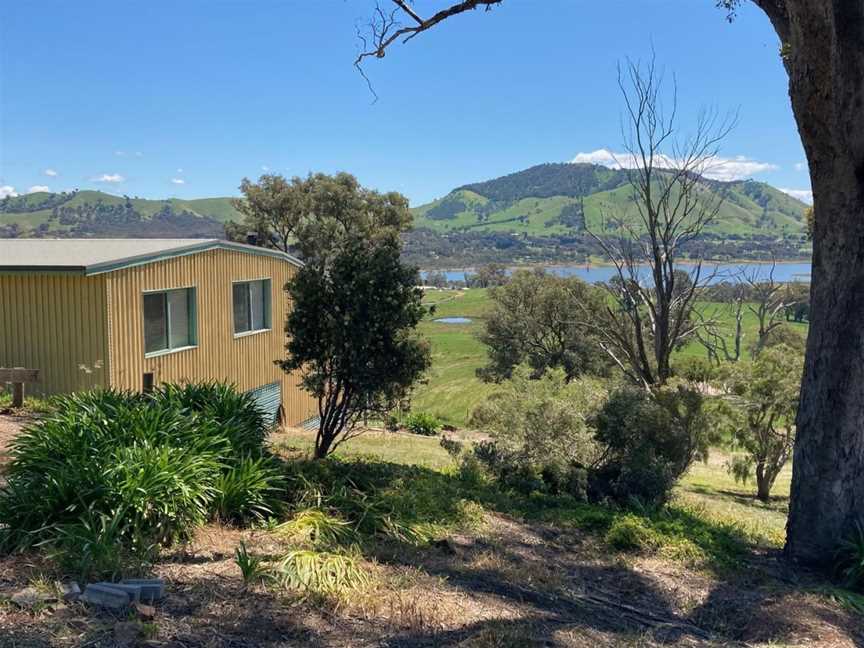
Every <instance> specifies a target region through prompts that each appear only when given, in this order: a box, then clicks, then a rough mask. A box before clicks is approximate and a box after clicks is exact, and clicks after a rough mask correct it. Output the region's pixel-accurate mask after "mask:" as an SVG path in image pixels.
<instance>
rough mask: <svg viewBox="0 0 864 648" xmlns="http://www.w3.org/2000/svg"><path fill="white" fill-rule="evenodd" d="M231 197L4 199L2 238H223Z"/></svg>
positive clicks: (86, 194) (81, 194) (233, 213)
mask: <svg viewBox="0 0 864 648" xmlns="http://www.w3.org/2000/svg"><path fill="white" fill-rule="evenodd" d="M239 219H240V214H239V213H238V212H237V210H235V209H234V206H233V204H232V202H231V199H230V198H201V199H197V200H181V199H178V198H170V199H166V200H148V199H144V198H131V197H126V196H114V195H111V194H107V193H104V192H102V191H77V192H71V193H62V194H55V193H45V192H37V193H32V194H28V195H26V196H19V197H15V198H11V197H10V198H5V199H4V200H2V201H0V237H3V236H60V237H63V236H118V237H126V236H128V237H132V236H144V237H159V236H190V237H202V236H203V237H209V236H222V233H223V232H224V223H225V222H226V221H229V220H239Z"/></svg>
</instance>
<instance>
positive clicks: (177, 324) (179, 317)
mask: <svg viewBox="0 0 864 648" xmlns="http://www.w3.org/2000/svg"><path fill="white" fill-rule="evenodd" d="M168 319H169V322H170V326H169V327H168V330H169V337H170V339H169V340H168V342H169V345H170V347H171V348H172V349H179V348H181V347H186V346H190V345H191V343H192V340H191V339H190V335H189V329H190V327H189V324H190V318H189V291H188V290H172V291H171V292H169V293H168Z"/></svg>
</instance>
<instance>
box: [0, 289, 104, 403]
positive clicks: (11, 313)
mask: <svg viewBox="0 0 864 648" xmlns="http://www.w3.org/2000/svg"><path fill="white" fill-rule="evenodd" d="M105 312H106V311H105V278H104V277H103V276H95V277H83V276H80V275H71V274H59V273H53V274H51V273H42V274H39V273H21V274H14V273H8V274H7V273H2V274H0V367H27V368H28V369H38V370H39V378H40V379H39V382H38V383H33V384H32V385H27V387H26V389H27V392H28V393H33V394H58V393H64V392H71V391H78V390H83V389H92V388H94V387H99V386H104V385H106V383H107V376H108V342H107V340H108V338H107V322H106V318H105Z"/></svg>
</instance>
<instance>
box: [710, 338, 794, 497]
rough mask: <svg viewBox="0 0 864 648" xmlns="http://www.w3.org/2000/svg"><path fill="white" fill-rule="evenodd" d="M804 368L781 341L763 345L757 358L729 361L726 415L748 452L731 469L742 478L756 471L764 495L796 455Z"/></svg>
mask: <svg viewBox="0 0 864 648" xmlns="http://www.w3.org/2000/svg"><path fill="white" fill-rule="evenodd" d="M803 369H804V359H803V357H802V356H801V355H800V354H799V353H798V352H796V351H794V350H793V349H790V348H789V347H786V346H784V345H780V346H776V347H769V348H765V349H763V350H762V351H761V352H760V353H759V355H758V356H756V358H755V359H754V360H753V361H752V362H741V363H736V364H734V365H730V366H728V367H727V368H726V370H725V375H724V376H723V377H722V384H723V385H724V387H725V389H726V392H727V397H726V407H724V408H723V412H724V414H725V420H726V422H727V424H728V426H729V427H730V429H731V432H732V439H733V442H734V445H735V447H736V448H738V449H739V450H742V451H743V452H744V453H745V455H744V456H743V457H737V458H736V459H735V460H733V461H732V462H731V463H730V465H729V470H730V472H731V473H732V474H733V475H734V476H735V477H736V480H738V481H741V482H746V481H748V480H749V479H750V478H751V477H752V476H753V473H754V472H755V474H756V485H757V495H758V497H759V498H760V499H762V500H767V499H768V498H769V497H770V494H771V487H772V486H773V485H774V481H775V480H776V479H777V475H778V474H779V473H780V470H781V469H782V468H783V466H784V465H786V462H787V461H788V460H789V457H790V456H791V454H792V447H793V444H794V442H795V427H794V422H795V416H796V414H797V411H798V397H799V391H800V386H801V374H802V372H803Z"/></svg>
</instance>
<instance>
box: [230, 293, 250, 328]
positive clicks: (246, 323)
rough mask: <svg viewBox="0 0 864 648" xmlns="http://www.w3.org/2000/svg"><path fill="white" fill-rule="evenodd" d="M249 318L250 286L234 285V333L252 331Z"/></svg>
mask: <svg viewBox="0 0 864 648" xmlns="http://www.w3.org/2000/svg"><path fill="white" fill-rule="evenodd" d="M250 328H251V322H250V318H249V284H247V283H235V284H234V332H235V333H244V332H245V331H248V330H250Z"/></svg>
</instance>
